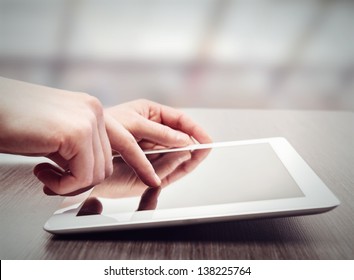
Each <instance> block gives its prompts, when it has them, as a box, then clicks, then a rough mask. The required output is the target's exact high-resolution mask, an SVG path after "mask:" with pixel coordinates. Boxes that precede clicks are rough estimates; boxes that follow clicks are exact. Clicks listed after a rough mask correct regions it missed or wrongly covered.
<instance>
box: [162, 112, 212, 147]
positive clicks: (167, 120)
mask: <svg viewBox="0 0 354 280" xmlns="http://www.w3.org/2000/svg"><path fill="white" fill-rule="evenodd" d="M160 106H161V108H160V117H161V122H162V123H163V124H165V125H167V126H169V127H171V128H174V129H177V130H180V131H182V132H184V133H186V134H188V135H189V136H192V137H193V138H194V139H195V140H197V141H198V142H199V143H210V142H212V140H211V138H210V136H209V135H208V134H207V133H206V131H204V129H203V128H202V127H200V126H199V125H198V124H196V123H195V122H194V121H193V120H192V119H191V118H189V117H188V116H187V115H186V114H184V113H183V112H181V111H178V110H176V109H173V108H171V107H168V106H164V105H160Z"/></svg>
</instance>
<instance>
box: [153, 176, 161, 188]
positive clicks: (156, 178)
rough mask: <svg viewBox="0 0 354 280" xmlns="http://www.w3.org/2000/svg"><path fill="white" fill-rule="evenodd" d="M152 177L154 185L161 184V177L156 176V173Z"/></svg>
mask: <svg viewBox="0 0 354 280" xmlns="http://www.w3.org/2000/svg"><path fill="white" fill-rule="evenodd" d="M154 179H155V183H156V186H160V185H161V179H160V177H159V176H157V174H156V173H155V175H154Z"/></svg>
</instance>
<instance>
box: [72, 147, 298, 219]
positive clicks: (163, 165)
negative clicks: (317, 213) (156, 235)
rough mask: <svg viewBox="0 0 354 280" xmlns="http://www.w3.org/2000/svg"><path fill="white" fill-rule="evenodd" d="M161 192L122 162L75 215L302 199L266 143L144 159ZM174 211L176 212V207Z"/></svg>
mask: <svg viewBox="0 0 354 280" xmlns="http://www.w3.org/2000/svg"><path fill="white" fill-rule="evenodd" d="M148 158H149V160H150V161H151V163H152V164H153V166H154V168H155V170H156V172H157V174H158V175H159V177H160V178H161V179H162V186H161V188H149V187H147V186H146V185H144V184H143V183H142V182H141V181H140V180H139V179H138V178H137V176H136V175H135V173H134V172H133V171H132V170H131V168H130V167H129V166H127V165H126V164H125V163H124V161H123V160H122V159H121V158H115V160H114V173H113V175H112V176H111V177H109V178H108V179H106V180H105V181H104V182H103V183H101V184H100V185H97V186H96V187H95V188H94V190H93V191H92V192H91V194H90V196H89V198H88V199H86V201H85V202H84V203H83V206H82V207H81V209H80V211H79V212H78V216H82V215H95V214H96V215H97V214H102V215H105V214H107V215H109V214H117V213H131V212H134V211H142V210H154V209H175V208H184V207H196V206H207V205H216V204H227V203H235V202H248V201H261V200H273V199H282V198H294V197H302V196H304V194H303V192H302V191H301V189H300V188H299V187H298V186H297V184H296V182H295V181H294V179H293V178H292V177H291V175H290V174H289V172H288V171H287V170H286V168H285V167H284V165H283V164H282V162H281V161H280V159H279V158H278V156H277V155H276V153H275V152H274V150H273V148H272V147H271V145H270V144H268V143H262V144H249V145H237V146H227V147H216V148H212V149H200V150H194V151H179V152H168V153H162V154H154V155H149V156H148ZM176 211H177V209H176Z"/></svg>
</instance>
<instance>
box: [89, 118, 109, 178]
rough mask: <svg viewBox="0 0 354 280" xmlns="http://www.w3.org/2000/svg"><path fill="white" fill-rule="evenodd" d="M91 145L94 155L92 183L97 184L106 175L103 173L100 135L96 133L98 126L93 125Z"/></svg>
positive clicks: (103, 165)
mask: <svg viewBox="0 0 354 280" xmlns="http://www.w3.org/2000/svg"><path fill="white" fill-rule="evenodd" d="M92 136H93V137H92V146H93V156H94V167H93V180H92V184H99V183H100V182H102V181H103V180H104V178H105V177H106V175H105V173H106V172H105V155H104V152H103V147H102V144H101V137H100V135H99V134H98V127H97V126H95V125H94V127H93V135H92Z"/></svg>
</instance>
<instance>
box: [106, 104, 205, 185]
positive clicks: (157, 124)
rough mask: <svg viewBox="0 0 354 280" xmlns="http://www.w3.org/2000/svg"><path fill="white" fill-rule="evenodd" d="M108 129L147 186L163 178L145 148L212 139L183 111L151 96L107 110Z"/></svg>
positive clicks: (174, 145) (113, 142)
mask: <svg viewBox="0 0 354 280" xmlns="http://www.w3.org/2000/svg"><path fill="white" fill-rule="evenodd" d="M105 120H106V129H107V133H108V137H109V139H110V143H111V146H112V149H113V150H115V151H117V152H118V153H119V154H120V155H121V156H122V157H123V159H124V160H125V161H126V162H127V164H129V165H130V166H131V167H132V168H133V169H134V170H135V172H136V173H137V175H138V176H139V177H140V179H141V180H142V181H143V182H144V183H145V184H147V185H148V186H159V185H160V184H161V180H160V179H159V177H158V176H157V175H156V173H155V171H154V168H153V167H152V165H151V163H150V162H149V161H148V160H147V158H146V156H145V154H144V153H143V151H142V149H158V148H166V147H181V146H187V145H189V144H193V143H194V141H193V139H194V140H196V141H198V142H200V143H209V142H211V139H210V137H209V136H208V134H207V133H206V132H205V131H204V130H203V129H202V128H201V127H200V126H199V125H197V124H196V123H195V122H193V121H192V120H191V119H190V118H189V117H187V116H186V115H185V114H184V113H182V112H180V111H178V110H175V109H173V108H170V107H167V106H164V105H160V104H157V103H155V102H152V101H148V100H137V101H133V102H129V103H125V104H121V105H118V106H115V107H111V108H108V109H106V110H105Z"/></svg>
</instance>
